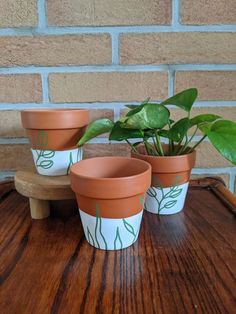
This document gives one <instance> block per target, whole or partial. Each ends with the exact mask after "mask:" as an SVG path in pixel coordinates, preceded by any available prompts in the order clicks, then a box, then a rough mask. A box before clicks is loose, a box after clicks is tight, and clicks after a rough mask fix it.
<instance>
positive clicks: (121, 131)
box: [78, 88, 236, 164]
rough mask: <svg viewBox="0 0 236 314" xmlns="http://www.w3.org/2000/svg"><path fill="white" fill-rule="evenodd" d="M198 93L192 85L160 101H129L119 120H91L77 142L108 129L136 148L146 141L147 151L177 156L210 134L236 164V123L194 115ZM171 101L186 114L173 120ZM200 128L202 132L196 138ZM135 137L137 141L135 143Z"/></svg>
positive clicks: (110, 133)
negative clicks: (193, 109)
mask: <svg viewBox="0 0 236 314" xmlns="http://www.w3.org/2000/svg"><path fill="white" fill-rule="evenodd" d="M197 94H198V92H197V89H196V88H190V89H187V90H184V91H182V92H181V93H178V94H176V95H174V96H173V97H170V98H168V99H167V100H165V101H163V102H162V103H159V104H158V103H151V102H149V99H147V100H145V101H143V102H142V103H141V104H140V105H127V106H126V107H127V108H129V111H128V113H127V114H126V116H125V117H122V118H121V119H120V120H118V121H116V122H113V121H111V120H109V119H99V120H96V121H94V122H92V123H91V124H90V125H89V126H88V128H87V130H86V132H85V134H84V135H83V137H82V138H81V139H80V140H79V142H78V146H82V145H83V144H85V143H86V142H87V141H89V140H90V139H92V138H94V137H96V136H98V135H100V134H103V133H107V132H109V139H110V140H115V141H126V142H127V143H128V144H129V145H130V146H131V148H132V150H134V151H136V146H137V145H139V144H141V143H143V144H144V145H145V148H146V152H147V154H148V155H152V156H176V155H183V154H188V153H190V152H192V151H193V150H194V149H195V148H196V147H197V146H198V145H199V144H200V143H201V142H202V141H203V140H204V139H205V138H207V137H208V139H209V141H210V142H211V144H212V145H213V146H214V147H215V148H216V149H217V150H218V151H219V153H220V154H221V155H222V156H224V157H225V158H226V159H228V160H229V161H230V162H232V163H233V164H236V123H235V122H233V121H229V120H224V119H223V118H222V117H220V116H218V115H215V114H201V115H197V116H195V117H191V109H192V106H193V104H194V102H195V100H196V98H197ZM168 105H174V106H177V107H179V108H181V109H182V110H184V112H185V113H186V116H185V117H184V118H181V119H180V120H178V121H174V120H173V119H171V118H170V111H169V109H168ZM198 131H200V132H201V133H202V136H201V138H200V139H199V140H198V141H197V142H195V135H196V134H197V132H198ZM133 139H137V141H135V142H134V143H133ZM163 139H164V140H165V141H167V142H168V146H167V145H166V146H163V143H162V142H163V141H162V140H163ZM130 140H132V143H131V141H130Z"/></svg>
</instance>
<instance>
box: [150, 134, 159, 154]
mask: <svg viewBox="0 0 236 314" xmlns="http://www.w3.org/2000/svg"><path fill="white" fill-rule="evenodd" d="M152 140H153V144H154V147H155V149H156V152H157V154H158V155H160V151H159V148H158V146H157V143H156V141H155V137H154V136H153V137H152Z"/></svg>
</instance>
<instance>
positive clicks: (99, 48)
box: [0, 34, 111, 66]
mask: <svg viewBox="0 0 236 314" xmlns="http://www.w3.org/2000/svg"><path fill="white" fill-rule="evenodd" d="M110 62H111V39H110V36H109V35H107V34H83V35H63V36H20V37H1V38H0V66H14V65H20V66H22V65H37V66H40V65H41V66H56V65H86V64H107V63H110Z"/></svg>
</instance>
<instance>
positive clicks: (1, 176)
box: [0, 170, 16, 181]
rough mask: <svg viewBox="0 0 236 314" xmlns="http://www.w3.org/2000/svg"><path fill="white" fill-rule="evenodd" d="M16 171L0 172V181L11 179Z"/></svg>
mask: <svg viewBox="0 0 236 314" xmlns="http://www.w3.org/2000/svg"><path fill="white" fill-rule="evenodd" d="M15 173H16V171H11V170H9V171H0V181H4V180H6V179H7V178H11V177H13V176H14V175H15Z"/></svg>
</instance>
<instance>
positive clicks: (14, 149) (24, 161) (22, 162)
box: [0, 144, 33, 171]
mask: <svg viewBox="0 0 236 314" xmlns="http://www.w3.org/2000/svg"><path fill="white" fill-rule="evenodd" d="M32 165H33V157H32V154H31V151H30V146H29V145H26V144H20V145H18V144H17V145H0V171H1V170H3V171H8V170H19V169H21V168H25V167H28V166H32Z"/></svg>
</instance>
